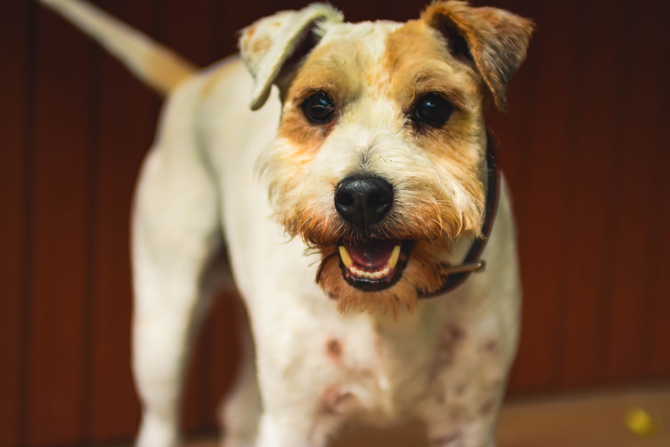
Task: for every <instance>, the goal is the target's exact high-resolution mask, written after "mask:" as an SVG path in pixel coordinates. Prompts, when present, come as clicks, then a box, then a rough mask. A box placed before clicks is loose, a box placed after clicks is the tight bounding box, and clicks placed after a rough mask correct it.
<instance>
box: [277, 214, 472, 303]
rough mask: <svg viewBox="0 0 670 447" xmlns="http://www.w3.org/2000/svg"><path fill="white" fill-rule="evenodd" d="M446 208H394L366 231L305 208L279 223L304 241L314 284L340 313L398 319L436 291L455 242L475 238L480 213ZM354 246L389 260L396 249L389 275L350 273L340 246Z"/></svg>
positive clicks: (349, 260)
mask: <svg viewBox="0 0 670 447" xmlns="http://www.w3.org/2000/svg"><path fill="white" fill-rule="evenodd" d="M449 210H450V208H446V209H445V208H441V209H440V208H438V207H437V204H426V203H425V202H424V203H423V205H417V204H414V205H413V206H412V207H411V208H410V209H403V208H402V206H397V207H396V209H395V210H394V211H392V212H391V213H389V215H387V216H386V217H385V218H384V219H383V220H382V221H381V222H379V223H378V224H376V225H375V226H373V227H371V228H369V229H367V230H366V231H365V233H363V232H361V231H360V230H357V229H355V228H353V227H351V226H350V225H349V224H348V223H346V222H345V221H344V220H343V219H341V218H340V217H339V216H338V215H337V214H332V215H330V216H324V215H323V214H317V213H310V212H309V210H307V209H302V210H300V212H299V213H296V214H294V215H293V216H291V217H292V218H291V219H286V220H284V219H282V223H283V224H284V227H285V228H286V230H287V232H288V233H289V234H291V235H293V236H299V237H301V238H302V239H303V240H304V241H305V243H306V244H307V245H308V247H309V250H308V251H310V252H311V253H312V254H314V255H315V256H320V258H321V260H320V265H319V268H318V270H317V274H316V281H317V283H318V284H319V285H320V286H321V288H322V289H323V290H324V291H325V292H326V294H327V295H328V296H329V297H331V298H332V299H335V300H337V305H338V309H339V311H340V312H346V311H349V310H357V311H363V312H392V313H393V315H397V312H398V311H399V310H407V311H410V312H411V311H412V310H413V309H414V307H415V305H416V303H417V300H418V299H419V298H421V297H424V296H427V295H430V294H432V293H434V292H436V291H438V290H439V289H440V288H441V287H442V285H443V284H444V283H445V282H446V280H447V277H448V273H447V272H446V269H447V268H448V267H450V264H449V263H448V261H447V258H448V255H449V250H450V248H451V247H452V246H453V242H454V239H456V238H458V237H462V236H469V237H472V236H478V235H479V228H480V223H481V219H482V213H481V212H480V211H479V209H478V210H477V212H476V213H473V214H470V215H469V216H466V215H463V214H457V213H456V212H453V211H451V212H450V211H449ZM287 217H288V216H287ZM356 246H367V247H370V246H372V247H373V251H375V250H376V251H377V252H379V251H381V252H382V254H381V255H380V257H381V258H382V259H384V258H385V257H387V259H388V257H390V258H394V256H393V254H390V253H392V251H393V249H395V250H396V251H399V253H398V254H396V255H395V258H396V259H395V260H394V261H395V262H394V265H393V268H392V269H390V274H387V275H386V276H385V277H384V278H381V279H370V280H368V279H365V278H360V277H358V276H355V275H353V274H352V272H351V270H350V267H349V266H347V265H345V264H347V263H349V264H351V262H352V260H351V257H354V258H355V256H351V257H349V256H348V253H345V254H342V248H344V249H345V251H346V250H347V249H348V250H349V251H351V250H352V247H356ZM375 246H377V247H375ZM398 246H399V247H400V248H399V249H398V248H396V247H398ZM378 247H381V248H378ZM389 254H390V255H389ZM347 257H349V259H348V262H347V260H345V258H347ZM381 265H382V266H383V263H382V264H381ZM389 265H390V264H389ZM389 265H387V266H386V269H388V268H389ZM355 268H356V267H355V266H354V269H355Z"/></svg>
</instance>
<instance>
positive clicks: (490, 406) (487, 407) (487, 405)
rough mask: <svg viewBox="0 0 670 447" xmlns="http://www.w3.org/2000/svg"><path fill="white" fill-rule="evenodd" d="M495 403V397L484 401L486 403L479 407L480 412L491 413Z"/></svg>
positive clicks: (484, 414)
mask: <svg viewBox="0 0 670 447" xmlns="http://www.w3.org/2000/svg"><path fill="white" fill-rule="evenodd" d="M494 405H495V400H493V399H489V400H487V401H486V402H485V403H484V405H482V407H481V408H480V409H479V413H480V414H481V415H482V416H486V415H487V414H489V413H490V412H491V411H492V410H493V407H494Z"/></svg>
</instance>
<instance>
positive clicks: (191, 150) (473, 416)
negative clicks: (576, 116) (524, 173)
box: [45, 0, 532, 447]
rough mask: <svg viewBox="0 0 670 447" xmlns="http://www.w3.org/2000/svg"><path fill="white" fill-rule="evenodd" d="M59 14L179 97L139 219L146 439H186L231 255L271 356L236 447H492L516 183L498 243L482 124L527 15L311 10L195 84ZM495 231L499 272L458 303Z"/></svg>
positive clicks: (232, 419)
mask: <svg viewBox="0 0 670 447" xmlns="http://www.w3.org/2000/svg"><path fill="white" fill-rule="evenodd" d="M45 2H46V3H48V4H49V5H50V6H51V7H53V8H54V9H56V10H58V11H60V12H61V13H62V14H63V15H65V16H66V17H68V18H69V19H70V20H72V21H74V22H75V23H77V24H78V25H79V26H80V27H82V28H83V29H84V30H85V31H87V32H88V33H89V34H91V35H93V36H94V37H95V38H97V39H98V40H100V41H101V43H102V44H103V45H104V46H106V47H107V49H108V50H110V51H111V52H112V53H114V54H116V55H117V56H118V57H119V58H120V59H121V60H122V61H124V62H125V63H126V64H127V65H128V66H129V67H130V68H131V69H132V70H133V71H134V72H135V73H136V74H137V75H138V76H139V77H140V78H142V79H143V80H144V81H145V82H147V83H148V84H150V85H152V86H153V87H154V88H156V89H158V90H159V91H161V92H164V93H166V94H167V95H168V100H167V103H166V106H165V109H164V111H163V114H162V118H161V122H160V126H159V130H158V133H157V136H156V141H155V144H154V146H153V147H152V149H151V150H150V152H149V154H148V155H147V158H146V160H145V162H144V166H143V168H142V172H141V176H140V181H139V186H138V190H137V193H136V198H135V206H134V211H133V218H132V228H133V243H132V253H133V266H134V288H135V308H134V309H135V310H134V322H133V324H134V335H133V343H134V356H133V361H134V363H133V367H134V372H135V378H136V383H137V387H138V390H139V394H140V396H141V400H142V404H143V417H142V424H141V430H140V434H139V437H138V441H137V443H138V445H139V446H141V447H165V446H174V445H178V444H179V429H178V419H179V418H178V410H179V394H180V387H181V379H182V376H183V372H184V368H185V363H186V360H185V359H187V351H188V347H189V340H190V338H191V336H192V334H193V332H194V330H195V328H196V326H197V322H198V317H199V315H201V314H202V309H203V308H204V305H205V303H206V301H207V300H206V296H205V295H207V293H208V291H211V290H212V288H213V287H214V286H215V284H216V281H213V280H215V279H216V277H217V275H220V273H219V272H218V271H217V270H216V269H215V268H212V266H213V265H215V264H216V262H215V260H216V259H217V254H218V253H220V251H221V249H222V247H223V246H224V244H225V246H226V247H227V249H228V253H229V256H230V262H231V265H232V269H233V272H234V278H235V282H236V284H237V286H238V288H239V291H240V294H241V295H242V297H243V298H244V302H245V304H246V308H247V311H248V314H249V317H250V322H251V328H252V333H253V340H254V345H255V362H254V355H253V352H252V350H251V349H250V350H249V353H248V354H249V355H248V356H247V358H246V359H245V360H244V365H243V367H242V371H241V375H240V378H239V380H238V384H237V386H236V388H235V390H234V392H233V394H232V396H231V397H229V398H228V399H227V400H226V402H225V405H224V410H223V419H224V420H223V422H224V424H225V429H226V437H225V442H224V445H226V446H228V447H243V446H244V447H251V446H258V447H320V446H325V445H327V443H328V439H329V437H331V436H332V435H334V434H335V433H336V432H337V430H338V429H339V428H341V427H342V426H344V425H345V424H348V423H350V422H357V423H360V422H363V423H370V424H375V425H387V424H392V423H396V422H398V421H402V420H406V419H419V420H421V421H423V422H424V423H425V424H426V426H427V429H428V436H429V439H430V440H431V442H432V445H434V446H440V447H446V446H454V447H455V446H461V447H491V446H494V445H495V439H494V429H495V421H496V417H497V411H498V408H499V406H500V403H501V399H502V396H503V392H504V386H505V381H506V377H507V374H508V370H509V367H510V363H511V361H512V359H513V357H514V353H515V350H516V344H517V337H518V326H519V302H520V286H519V277H518V267H517V258H516V243H515V234H514V225H513V220H512V215H511V211H510V204H509V198H508V193H507V191H506V188H505V186H504V183H503V185H502V188H501V192H500V206H499V207H498V210H497V216H496V219H495V226H494V227H493V229H492V231H491V232H490V234H484V235H482V234H481V233H482V228H486V225H485V224H484V223H485V221H487V222H489V221H490V220H491V219H492V217H494V216H486V209H487V207H486V204H487V196H490V195H491V194H492V189H493V187H494V186H495V185H492V184H491V180H490V178H489V177H487V172H489V171H491V170H492V169H493V168H492V167H491V166H488V169H487V132H486V128H485V125H484V111H485V109H486V107H487V105H488V103H489V102H491V101H493V102H495V104H496V105H497V106H498V107H500V108H504V107H505V106H506V100H505V89H506V86H507V83H508V80H509V77H510V76H511V75H512V74H513V73H514V72H515V71H516V69H517V68H518V66H519V65H520V64H521V62H522V60H523V59H524V57H525V53H526V47H527V45H528V40H529V38H530V34H531V31H532V24H531V22H529V21H528V20H525V19H522V18H520V17H517V16H515V15H513V14H510V13H508V12H505V11H502V10H499V9H495V8H473V7H470V6H468V5H467V4H466V3H463V2H457V1H448V2H436V3H433V4H432V5H430V6H429V7H428V8H427V9H426V11H425V12H424V13H423V14H422V16H421V18H420V19H419V20H415V21H410V22H408V23H396V22H388V21H379V22H363V23H356V24H350V23H344V22H343V18H342V16H341V14H340V13H339V12H338V11H336V10H335V9H333V8H332V7H330V6H328V5H324V4H314V5H311V6H308V7H306V8H305V9H302V10H300V11H285V12H280V13H277V14H275V15H273V16H271V17H268V18H265V19H262V20H259V21H258V22H256V23H255V24H253V25H252V26H250V27H248V28H246V29H245V30H244V31H243V33H242V36H241V40H240V50H241V58H237V57H233V58H230V59H228V60H225V61H223V62H222V63H220V64H217V65H215V66H212V67H210V68H207V69H205V70H202V71H197V70H195V69H194V68H192V66H190V64H188V63H187V62H184V61H183V60H182V59H180V58H179V57H178V56H176V55H174V54H172V53H171V52H169V50H166V49H165V48H163V47H161V46H160V45H158V44H156V43H155V42H152V41H151V40H149V39H147V38H146V37H145V36H143V35H141V34H139V33H137V32H136V31H134V30H132V29H129V28H128V27H126V26H125V25H123V24H121V23H119V22H118V21H116V20H115V19H113V18H111V17H109V16H108V15H106V14H105V13H103V12H101V11H100V10H98V9H96V8H95V7H93V6H91V5H89V4H86V3H82V2H79V1H76V0H45ZM273 85H274V86H276V87H277V88H276V90H277V94H271V93H272V90H273ZM250 92H251V96H250ZM250 98H251V110H250V109H249V107H248V106H247V104H248V103H249V99H250ZM252 110H258V111H256V112H253V111H252ZM490 161H491V159H489V163H490ZM484 232H487V231H486V230H484ZM482 238H486V239H487V240H488V245H487V247H486V250H485V252H484V254H483V256H484V257H485V258H486V260H487V262H488V265H487V269H486V271H485V272H483V273H477V274H474V275H472V276H471V277H470V278H469V279H468V280H467V281H466V282H464V283H463V284H462V285H460V287H458V288H457V289H455V290H451V291H449V292H448V293H446V292H445V288H446V285H447V284H448V282H449V278H453V277H454V276H453V275H454V274H455V273H454V272H455V271H457V270H459V269H461V267H460V265H461V263H462V262H463V259H464V257H465V255H466V253H468V252H469V251H470V248H471V245H472V244H473V243H476V241H480V242H481V240H482ZM315 279H316V281H315ZM256 369H257V371H258V375H256Z"/></svg>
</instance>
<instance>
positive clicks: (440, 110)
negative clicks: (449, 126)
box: [412, 93, 454, 127]
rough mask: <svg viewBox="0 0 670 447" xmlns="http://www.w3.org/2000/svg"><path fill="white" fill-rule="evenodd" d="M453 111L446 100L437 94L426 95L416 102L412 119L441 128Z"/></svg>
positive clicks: (452, 107)
mask: <svg viewBox="0 0 670 447" xmlns="http://www.w3.org/2000/svg"><path fill="white" fill-rule="evenodd" d="M453 111H454V106H452V105H451V104H450V103H449V102H448V101H447V100H446V99H444V98H443V97H441V96H440V95H438V94H437V93H428V94H427V95H424V96H422V97H421V98H419V100H418V101H417V103H416V105H415V106H414V112H413V114H412V115H413V116H412V118H413V119H414V120H415V121H417V122H419V123H424V124H428V125H429V126H432V127H441V126H442V125H444V123H446V122H447V120H448V119H449V117H450V116H451V113H452V112H453Z"/></svg>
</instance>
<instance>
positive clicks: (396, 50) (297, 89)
mask: <svg viewBox="0 0 670 447" xmlns="http://www.w3.org/2000/svg"><path fill="white" fill-rule="evenodd" d="M301 15H302V17H301ZM340 22H341V17H340V16H339V14H337V13H336V12H335V11H333V10H332V9H330V8H328V7H326V6H323V5H313V6H311V7H309V8H306V9H305V10H303V11H300V12H295V13H286V12H285V13H280V14H278V15H276V16H273V17H270V18H268V19H264V20H262V21H260V22H257V24H255V25H254V26H252V27H250V28H248V29H247V30H246V31H245V33H244V34H243V37H242V40H241V47H242V55H243V57H244V58H245V61H246V62H247V65H248V66H249V67H250V69H251V71H252V74H254V75H255V77H256V81H257V91H256V97H255V100H254V101H255V102H254V104H253V107H259V106H260V105H262V103H263V102H264V101H265V99H266V98H267V94H268V91H269V83H270V82H274V83H276V84H277V85H278V86H279V87H280V92H281V97H282V102H283V108H282V118H281V123H280V126H279V130H278V136H277V139H276V141H275V143H274V146H273V147H272V148H270V149H269V150H268V151H267V153H265V154H264V156H263V157H262V159H261V160H260V161H259V166H260V169H261V171H262V173H263V175H264V176H265V177H266V178H267V180H268V182H269V188H270V197H271V199H272V203H273V206H274V209H275V212H276V215H277V217H278V219H279V221H280V222H281V223H282V224H283V225H284V227H285V228H286V230H287V232H288V233H289V234H290V235H292V236H300V237H301V238H302V239H304V240H305V241H306V242H307V243H308V244H309V245H310V246H312V247H315V248H316V249H318V253H319V255H320V256H321V265H320V267H319V269H318V274H317V281H318V282H319V284H320V285H321V287H322V288H323V289H324V290H325V291H326V292H327V293H328V294H329V295H330V296H332V297H334V298H337V299H338V300H339V305H340V309H342V310H345V309H348V308H352V307H353V308H357V309H375V308H379V307H383V308H391V309H393V310H394V311H395V309H396V307H397V306H398V304H404V305H405V306H407V307H408V308H410V309H411V308H412V307H413V306H414V304H415V302H416V300H417V299H418V298H419V297H420V296H422V295H426V294H429V293H431V292H433V291H436V290H438V289H439V288H440V287H441V286H442V285H443V283H444V282H445V281H446V277H447V275H446V274H445V272H444V269H445V268H446V267H447V266H448V264H447V263H446V255H447V254H448V248H449V246H450V244H451V242H452V241H453V240H454V239H455V238H458V237H460V236H474V235H477V234H478V232H479V229H480V228H481V224H482V219H483V213H484V202H485V197H486V188H485V185H484V183H483V174H482V173H483V168H484V160H485V151H486V129H485V126H484V120H483V113H484V110H485V108H486V104H487V103H488V102H489V100H490V98H493V99H494V100H495V101H496V103H497V104H498V105H499V106H502V107H504V106H505V95H504V94H505V92H504V88H505V86H506V83H507V80H508V78H509V76H510V75H511V73H512V72H513V71H514V70H515V69H516V68H517V67H518V65H519V64H520V63H521V61H522V60H523V56H524V54H525V49H526V46H527V42H528V38H529V35H530V32H531V28H532V25H531V24H530V22H528V21H526V20H524V19H521V18H519V17H516V16H514V15H511V14H509V13H506V12H504V11H500V10H496V9H492V8H470V7H468V6H467V5H466V4H464V3H460V2H442V3H435V4H433V5H431V6H430V7H429V8H428V10H427V11H426V12H425V13H424V14H423V16H422V18H421V20H417V21H411V22H408V23H406V24H400V23H391V22H375V23H370V22H365V23H360V24H346V23H340ZM296 28H297V29H296ZM287 35H289V37H288V40H289V41H290V42H289V43H288V44H287V43H286V42H285V41H282V39H284V40H285V39H287V37H286V36H287ZM273 47H274V48H273ZM278 48H279V49H282V51H280V50H279V49H278ZM277 53H281V55H280V56H277ZM268 61H270V62H268ZM268 65H272V67H270V68H268ZM263 72H266V73H270V74H269V75H268V74H265V75H264V74H263ZM267 77H269V78H270V79H269V80H268V79H265V78H267Z"/></svg>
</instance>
